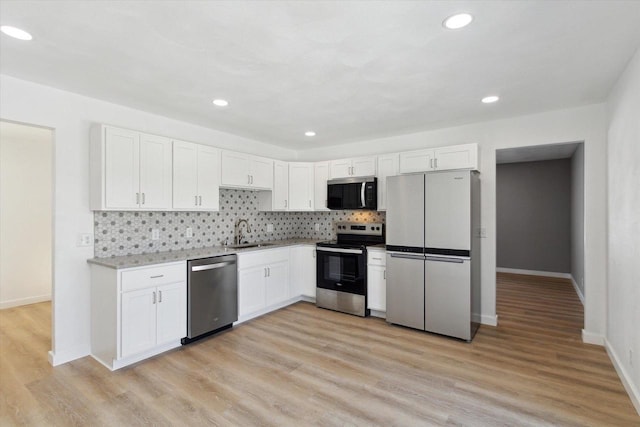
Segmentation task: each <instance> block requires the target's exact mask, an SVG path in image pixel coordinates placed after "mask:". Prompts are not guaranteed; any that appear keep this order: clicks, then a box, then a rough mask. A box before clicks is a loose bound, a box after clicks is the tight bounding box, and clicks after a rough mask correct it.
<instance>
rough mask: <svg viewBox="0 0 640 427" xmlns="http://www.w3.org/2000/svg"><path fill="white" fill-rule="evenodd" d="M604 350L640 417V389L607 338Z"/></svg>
mask: <svg viewBox="0 0 640 427" xmlns="http://www.w3.org/2000/svg"><path fill="white" fill-rule="evenodd" d="M604 348H605V349H606V350H607V354H608V355H609V359H611V363H613V367H614V368H615V369H616V372H617V373H618V376H619V377H620V381H622V385H623V386H624V389H625V390H626V391H627V394H628V395H629V398H630V399H631V403H633V406H634V407H635V408H636V412H638V415H640V390H638V387H637V386H636V385H635V384H633V381H632V380H631V376H630V375H629V374H628V373H627V371H626V370H625V369H624V366H623V365H622V363H620V358H619V357H618V354H617V353H616V351H615V350H614V349H613V347H612V346H611V343H609V341H608V340H607V339H606V338H605V340H604Z"/></svg>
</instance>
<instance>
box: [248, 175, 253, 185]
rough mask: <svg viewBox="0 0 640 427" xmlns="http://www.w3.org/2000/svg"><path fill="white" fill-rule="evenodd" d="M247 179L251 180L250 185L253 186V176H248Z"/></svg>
mask: <svg viewBox="0 0 640 427" xmlns="http://www.w3.org/2000/svg"><path fill="white" fill-rule="evenodd" d="M249 179H250V180H251V182H250V184H253V175H249Z"/></svg>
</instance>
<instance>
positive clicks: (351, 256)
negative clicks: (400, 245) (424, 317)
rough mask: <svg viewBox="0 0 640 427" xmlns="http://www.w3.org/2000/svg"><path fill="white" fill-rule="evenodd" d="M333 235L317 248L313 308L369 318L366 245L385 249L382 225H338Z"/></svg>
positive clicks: (343, 223)
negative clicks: (314, 305) (334, 235)
mask: <svg viewBox="0 0 640 427" xmlns="http://www.w3.org/2000/svg"><path fill="white" fill-rule="evenodd" d="M336 233H337V240H336V241H329V242H320V243H318V244H317V245H316V246H317V247H316V252H317V258H316V259H317V264H316V271H317V274H316V284H317V287H316V305H317V306H318V307H321V308H328V309H330V310H336V311H341V312H343V313H348V314H354V315H356V316H362V317H364V316H368V315H369V310H368V309H367V246H381V247H384V224H382V223H359V222H338V223H336Z"/></svg>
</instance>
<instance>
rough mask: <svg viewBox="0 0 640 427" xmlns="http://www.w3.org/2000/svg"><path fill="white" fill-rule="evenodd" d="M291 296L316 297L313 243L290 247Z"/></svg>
mask: <svg viewBox="0 0 640 427" xmlns="http://www.w3.org/2000/svg"><path fill="white" fill-rule="evenodd" d="M289 259H290V267H291V269H290V277H291V297H292V298H294V297H298V296H300V295H302V297H303V298H305V299H307V300H308V299H312V300H314V301H315V299H316V247H315V245H314V246H312V245H303V246H293V247H292V248H291V249H290V258H289Z"/></svg>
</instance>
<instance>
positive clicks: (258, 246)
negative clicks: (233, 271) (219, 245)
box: [229, 243, 275, 249]
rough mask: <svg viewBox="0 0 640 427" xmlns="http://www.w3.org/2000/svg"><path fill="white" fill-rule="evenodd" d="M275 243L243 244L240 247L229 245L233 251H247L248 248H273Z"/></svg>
mask: <svg viewBox="0 0 640 427" xmlns="http://www.w3.org/2000/svg"><path fill="white" fill-rule="evenodd" d="M273 245H275V243H242V244H239V245H229V247H230V248H232V249H247V248H264V247H267V246H273Z"/></svg>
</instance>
